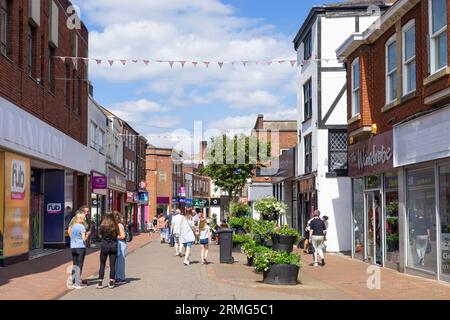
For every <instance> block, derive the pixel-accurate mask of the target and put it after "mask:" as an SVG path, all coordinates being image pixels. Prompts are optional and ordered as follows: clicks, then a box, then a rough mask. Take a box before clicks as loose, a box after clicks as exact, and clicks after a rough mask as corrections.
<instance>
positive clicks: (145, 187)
mask: <svg viewBox="0 0 450 320" xmlns="http://www.w3.org/2000/svg"><path fill="white" fill-rule="evenodd" d="M139 188H140V189H142V190H145V189H147V181H145V180H142V181H141V182H139Z"/></svg>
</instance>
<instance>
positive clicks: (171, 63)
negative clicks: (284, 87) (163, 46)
mask: <svg viewBox="0 0 450 320" xmlns="http://www.w3.org/2000/svg"><path fill="white" fill-rule="evenodd" d="M54 58H56V59H59V60H61V62H62V63H66V62H67V61H70V62H72V63H73V65H74V66H75V67H77V66H78V64H79V63H80V62H82V63H85V64H88V63H89V62H93V63H95V64H97V65H99V66H100V65H102V64H104V63H106V64H107V65H109V66H110V67H112V66H113V65H114V64H115V63H118V64H122V65H123V66H126V65H127V64H138V63H143V64H145V65H147V66H148V65H149V64H151V63H167V64H168V65H169V66H170V67H171V68H173V67H174V66H175V65H177V64H179V65H181V67H182V68H184V67H185V66H186V65H187V64H191V65H193V66H194V67H197V66H199V65H204V66H205V67H206V68H209V66H210V65H217V66H218V67H219V68H220V69H222V68H223V67H224V65H226V64H230V65H232V66H236V65H242V66H244V67H247V66H249V65H251V64H253V65H266V66H271V65H274V64H279V65H283V64H290V65H291V67H295V66H296V65H298V66H300V67H303V66H304V65H306V64H307V63H308V62H309V61H311V60H312V61H326V62H329V61H332V60H336V59H310V60H303V61H301V63H299V64H298V63H297V60H269V61H246V60H243V61H187V60H136V59H133V60H129V59H93V58H81V57H62V56H55V57H54Z"/></svg>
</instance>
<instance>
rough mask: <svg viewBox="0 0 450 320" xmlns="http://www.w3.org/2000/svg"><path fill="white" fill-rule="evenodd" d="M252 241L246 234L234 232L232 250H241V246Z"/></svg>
mask: <svg viewBox="0 0 450 320" xmlns="http://www.w3.org/2000/svg"><path fill="white" fill-rule="evenodd" d="M250 241H252V238H251V237H250V236H249V235H247V234H235V235H233V251H234V252H241V249H242V246H243V245H244V244H245V243H247V242H250Z"/></svg>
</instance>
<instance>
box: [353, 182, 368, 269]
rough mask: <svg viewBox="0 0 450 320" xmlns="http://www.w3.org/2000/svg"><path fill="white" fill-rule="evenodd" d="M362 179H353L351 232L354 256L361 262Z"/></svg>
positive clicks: (362, 240) (363, 249) (363, 230)
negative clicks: (352, 234) (352, 233)
mask: <svg viewBox="0 0 450 320" xmlns="http://www.w3.org/2000/svg"><path fill="white" fill-rule="evenodd" d="M364 215H365V212H364V178H358V179H353V232H354V248H353V250H354V255H355V257H356V258H358V259H361V260H363V259H364V252H365V247H364V244H365V241H364V238H365V227H364Z"/></svg>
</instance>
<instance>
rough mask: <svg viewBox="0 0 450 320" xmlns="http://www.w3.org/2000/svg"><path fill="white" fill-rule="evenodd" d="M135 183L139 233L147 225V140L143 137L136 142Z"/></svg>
mask: <svg viewBox="0 0 450 320" xmlns="http://www.w3.org/2000/svg"><path fill="white" fill-rule="evenodd" d="M136 143H137V144H136V182H137V188H138V192H139V203H138V225H139V228H138V229H139V230H140V231H145V228H146V222H147V223H148V221H149V220H148V200H149V199H148V190H147V171H146V160H145V157H146V152H147V143H148V141H147V139H146V138H144V137H143V136H139V137H137V142H136Z"/></svg>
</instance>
